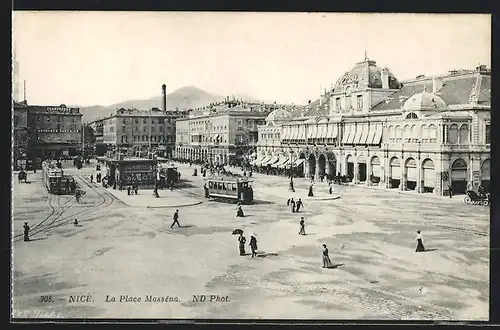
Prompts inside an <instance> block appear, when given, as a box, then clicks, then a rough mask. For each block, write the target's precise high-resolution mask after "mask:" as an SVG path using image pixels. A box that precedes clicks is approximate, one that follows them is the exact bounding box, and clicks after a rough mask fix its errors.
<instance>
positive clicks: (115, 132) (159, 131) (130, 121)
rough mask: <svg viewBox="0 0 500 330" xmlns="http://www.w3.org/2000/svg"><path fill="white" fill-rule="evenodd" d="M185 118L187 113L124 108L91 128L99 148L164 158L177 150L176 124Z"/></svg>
mask: <svg viewBox="0 0 500 330" xmlns="http://www.w3.org/2000/svg"><path fill="white" fill-rule="evenodd" d="M186 115H187V112H186V111H161V110H160V109H158V108H153V109H151V110H149V111H141V110H137V109H123V108H122V109H118V110H117V111H116V113H115V114H113V115H111V116H109V117H106V118H102V119H98V120H95V121H94V122H92V123H91V124H90V125H91V127H92V128H93V129H94V134H95V135H96V144H104V145H106V147H107V149H108V150H125V151H126V152H129V153H136V152H139V151H142V152H147V151H149V150H151V151H156V152H157V153H158V154H159V155H161V156H165V157H171V156H172V151H173V149H174V146H175V125H176V120H177V119H178V118H182V117H185V116H186Z"/></svg>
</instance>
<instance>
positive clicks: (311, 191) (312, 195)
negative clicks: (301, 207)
mask: <svg viewBox="0 0 500 330" xmlns="http://www.w3.org/2000/svg"><path fill="white" fill-rule="evenodd" d="M307 196H309V197H314V194H313V186H312V185H310V186H309V194H307Z"/></svg>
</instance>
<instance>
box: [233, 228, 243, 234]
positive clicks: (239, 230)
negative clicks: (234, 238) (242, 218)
mask: <svg viewBox="0 0 500 330" xmlns="http://www.w3.org/2000/svg"><path fill="white" fill-rule="evenodd" d="M240 234H243V230H241V229H235V230H233V235H240Z"/></svg>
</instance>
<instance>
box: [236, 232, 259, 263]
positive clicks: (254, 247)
mask: <svg viewBox="0 0 500 330" xmlns="http://www.w3.org/2000/svg"><path fill="white" fill-rule="evenodd" d="M255 236H256V234H253V235H252V236H250V244H248V245H250V248H251V250H252V258H253V257H256V256H257V239H256V238H255ZM246 241H247V239H246V238H245V236H243V232H241V233H240V236H239V237H238V242H239V248H240V256H245V255H246V253H245V243H246Z"/></svg>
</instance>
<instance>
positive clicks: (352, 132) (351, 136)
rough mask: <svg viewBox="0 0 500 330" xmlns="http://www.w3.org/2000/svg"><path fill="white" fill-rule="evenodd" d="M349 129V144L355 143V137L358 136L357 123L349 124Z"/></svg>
mask: <svg viewBox="0 0 500 330" xmlns="http://www.w3.org/2000/svg"><path fill="white" fill-rule="evenodd" d="M348 125H349V126H348V129H349V137H348V139H347V142H346V143H347V144H353V143H354V138H355V137H356V125H354V124H348Z"/></svg>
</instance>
